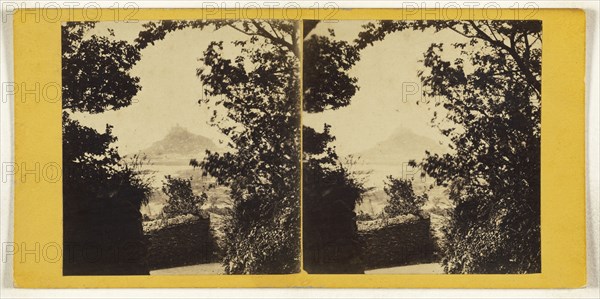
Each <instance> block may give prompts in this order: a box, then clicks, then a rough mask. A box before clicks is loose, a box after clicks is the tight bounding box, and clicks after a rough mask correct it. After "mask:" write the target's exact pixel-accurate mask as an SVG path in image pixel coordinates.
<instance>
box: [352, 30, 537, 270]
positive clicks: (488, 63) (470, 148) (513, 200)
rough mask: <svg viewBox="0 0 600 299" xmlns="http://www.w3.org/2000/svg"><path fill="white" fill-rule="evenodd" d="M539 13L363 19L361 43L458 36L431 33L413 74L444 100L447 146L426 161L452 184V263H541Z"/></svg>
mask: <svg viewBox="0 0 600 299" xmlns="http://www.w3.org/2000/svg"><path fill="white" fill-rule="evenodd" d="M541 29H542V26H541V22H539V21H504V20H503V21H412V22H407V21H381V22H378V23H371V24H369V25H367V26H365V30H364V32H362V33H361V34H360V36H359V39H357V43H358V44H359V46H360V47H366V46H369V45H373V44H374V42H376V41H379V40H382V39H384V38H385V36H387V35H389V34H392V33H393V32H397V31H402V30H420V31H424V30H433V31H434V32H438V31H441V30H451V31H453V32H454V33H456V34H457V36H458V37H462V38H463V40H464V42H457V43H454V44H452V45H450V47H451V48H453V49H455V51H458V52H459V53H460V56H459V58H457V59H455V60H453V61H452V60H448V59H447V58H445V56H444V52H443V51H444V50H445V49H447V48H448V46H447V45H443V44H440V43H432V44H431V46H430V47H429V48H428V49H427V51H426V52H425V53H424V57H423V60H422V62H423V67H424V68H423V69H422V70H421V71H419V73H418V75H419V77H420V78H421V82H422V84H423V87H424V88H423V92H424V94H425V95H426V96H427V97H429V98H433V97H437V98H441V99H442V100H441V101H439V102H437V103H436V105H441V106H442V107H443V108H444V110H445V111H446V113H445V115H443V116H441V117H439V116H437V115H436V116H434V119H433V123H434V125H435V126H437V127H438V128H440V131H441V132H442V134H444V135H446V136H448V137H449V138H450V140H451V147H452V149H453V151H454V152H453V153H449V154H445V155H437V154H436V155H432V154H428V156H427V158H426V159H425V160H424V161H423V162H422V166H423V167H424V169H425V171H426V172H427V174H428V175H430V176H431V177H433V178H435V179H436V181H437V183H438V184H441V185H446V186H450V191H451V192H450V198H451V200H452V201H453V202H454V203H455V204H456V208H455V210H454V211H453V215H452V219H451V223H450V225H449V226H448V228H447V244H445V259H444V264H445V267H446V270H447V271H448V272H450V273H536V272H540V268H541V261H540V136H541V135H540V129H541V126H540V112H541Z"/></svg>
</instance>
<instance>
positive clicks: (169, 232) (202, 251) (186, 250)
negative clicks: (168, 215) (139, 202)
mask: <svg viewBox="0 0 600 299" xmlns="http://www.w3.org/2000/svg"><path fill="white" fill-rule="evenodd" d="M146 234H147V237H148V242H149V247H148V265H149V268H150V269H151V270H154V269H164V268H172V267H181V266H188V265H196V264H204V263H212V262H216V261H217V260H218V258H217V256H218V254H217V252H216V251H217V248H216V245H215V241H214V238H213V236H212V234H211V231H210V219H209V218H206V219H196V220H193V221H190V222H186V223H181V224H177V225H172V226H168V227H165V228H162V229H159V230H155V231H152V232H147V233H146Z"/></svg>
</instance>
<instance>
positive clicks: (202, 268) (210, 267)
mask: <svg viewBox="0 0 600 299" xmlns="http://www.w3.org/2000/svg"><path fill="white" fill-rule="evenodd" d="M224 273H225V271H224V270H223V266H222V265H221V264H219V263H212V264H199V265H192V266H184V267H175V268H167V269H158V270H153V271H150V275H215V274H224Z"/></svg>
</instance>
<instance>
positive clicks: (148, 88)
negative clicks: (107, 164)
mask: <svg viewBox="0 0 600 299" xmlns="http://www.w3.org/2000/svg"><path fill="white" fill-rule="evenodd" d="M107 28H111V29H114V33H115V38H116V39H119V40H127V41H130V42H131V41H133V39H134V38H135V37H137V35H138V33H139V31H140V30H141V29H142V27H141V23H129V24H127V23H114V22H103V23H99V24H98V25H97V26H96V28H95V29H94V30H93V33H94V34H98V35H101V34H102V35H108V31H107ZM245 38H246V36H244V35H243V34H241V33H239V32H237V31H235V30H232V29H229V28H223V29H221V30H219V31H217V32H215V31H213V30H212V29H210V28H207V29H205V30H199V29H185V30H181V31H176V32H173V33H170V34H167V36H166V37H165V39H164V40H162V41H158V42H156V44H155V45H154V46H152V45H150V46H149V47H147V48H146V49H144V50H142V52H141V55H142V58H141V60H140V61H139V62H138V64H137V65H136V66H135V67H134V68H133V70H132V75H133V76H137V77H139V78H140V85H141V86H142V90H141V91H139V92H138V94H137V95H136V97H135V98H134V103H133V104H132V105H130V106H128V107H125V108H122V109H120V110H117V111H108V112H105V113H102V114H95V115H89V114H82V113H77V114H76V115H74V118H75V119H78V120H79V121H81V122H82V124H84V125H87V126H91V127H93V128H95V129H97V130H104V127H105V126H106V124H107V123H109V124H111V125H113V126H114V128H113V133H114V135H115V136H117V138H118V141H117V143H116V145H117V146H119V152H120V153H121V154H129V153H135V152H138V151H139V150H143V149H145V148H147V147H148V146H150V145H151V144H152V143H153V142H155V141H158V140H161V139H162V138H163V137H164V136H165V135H167V133H168V132H169V130H170V129H171V128H172V127H174V126H177V125H180V126H182V127H184V128H187V129H188V130H189V131H190V132H192V133H195V134H199V135H202V136H205V137H208V138H211V139H213V140H214V141H215V143H217V141H218V140H219V139H222V138H223V137H224V136H223V135H222V134H221V133H220V132H219V131H218V130H217V129H215V128H213V127H211V126H210V125H208V124H207V121H208V120H209V119H210V116H211V115H212V110H209V109H207V107H206V106H205V105H203V106H200V105H199V104H198V100H199V99H200V98H201V97H202V94H203V93H202V85H201V82H200V79H199V78H198V77H197V76H196V69H197V68H198V67H200V66H201V65H202V63H201V62H200V61H198V58H200V57H202V53H203V51H204V50H205V49H206V47H207V46H208V44H209V43H210V42H211V41H212V40H222V41H224V43H223V45H224V47H225V53H226V54H225V56H228V55H233V53H235V49H234V45H232V44H231V43H230V41H233V40H235V39H245ZM227 49H230V51H227Z"/></svg>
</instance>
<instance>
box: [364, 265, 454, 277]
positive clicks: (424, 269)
mask: <svg viewBox="0 0 600 299" xmlns="http://www.w3.org/2000/svg"><path fill="white" fill-rule="evenodd" d="M365 274H444V268H443V267H442V265H440V264H437V263H433V264H418V265H410V266H402V267H392V268H380V269H372V270H367V271H365Z"/></svg>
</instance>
